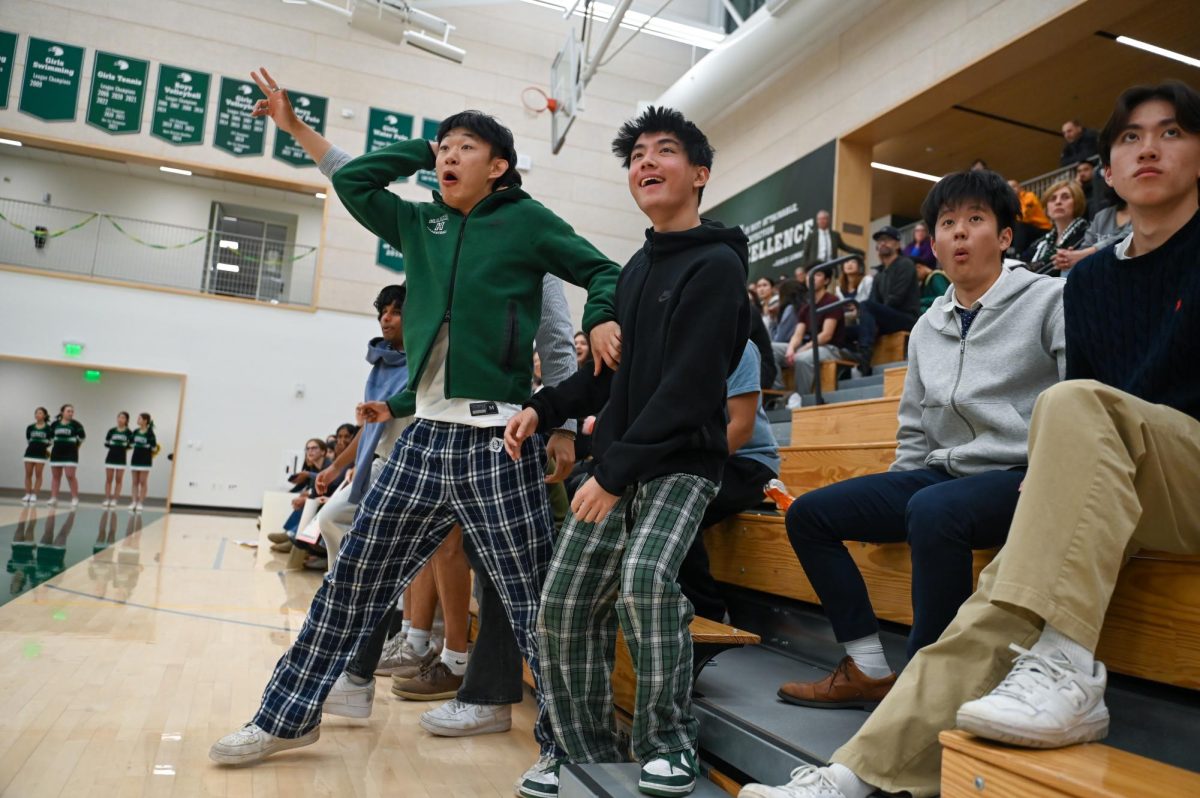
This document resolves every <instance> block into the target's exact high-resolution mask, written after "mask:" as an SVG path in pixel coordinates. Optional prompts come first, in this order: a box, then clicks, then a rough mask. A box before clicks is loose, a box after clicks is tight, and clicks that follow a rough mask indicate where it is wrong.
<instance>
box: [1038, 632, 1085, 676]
mask: <svg viewBox="0 0 1200 798" xmlns="http://www.w3.org/2000/svg"><path fill="white" fill-rule="evenodd" d="M1032 651H1033V652H1034V653H1036V654H1041V655H1042V656H1050V655H1051V654H1053V653H1055V652H1057V653H1059V654H1061V655H1062V656H1064V657H1066V658H1067V661H1068V662H1070V663H1071V664H1072V665H1074V666H1075V667H1076V668H1077V669H1078V670H1081V671H1083V672H1084V673H1092V672H1093V671H1094V670H1095V668H1096V656H1095V654H1093V653H1092V652H1091V651H1090V650H1088V648H1087V646H1085V645H1083V644H1082V643H1077V642H1075V641H1074V640H1072V639H1071V638H1069V637H1067V636H1066V635H1065V634H1063V633H1062V632H1060V631H1058V630H1057V629H1055V628H1054V627H1053V626H1051V625H1050V624H1046V628H1045V629H1043V630H1042V636H1041V637H1039V638H1038V641H1037V642H1036V643H1034V644H1033V649H1032Z"/></svg>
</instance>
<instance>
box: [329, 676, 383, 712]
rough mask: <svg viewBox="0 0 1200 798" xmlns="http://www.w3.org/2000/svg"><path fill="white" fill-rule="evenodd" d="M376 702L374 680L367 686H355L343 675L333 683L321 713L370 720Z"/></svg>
mask: <svg viewBox="0 0 1200 798" xmlns="http://www.w3.org/2000/svg"><path fill="white" fill-rule="evenodd" d="M374 701H375V680H374V679H372V680H371V681H369V682H367V683H366V684H355V683H354V682H352V681H350V677H349V676H348V675H346V674H345V673H343V674H342V675H341V676H339V677H338V678H337V681H336V682H334V683H333V688H332V689H331V690H330V691H329V695H327V696H325V703H324V704H322V705H321V711H322V712H324V713H325V714H326V715H340V716H341V717H343V718H369V717H371V704H372V702H374Z"/></svg>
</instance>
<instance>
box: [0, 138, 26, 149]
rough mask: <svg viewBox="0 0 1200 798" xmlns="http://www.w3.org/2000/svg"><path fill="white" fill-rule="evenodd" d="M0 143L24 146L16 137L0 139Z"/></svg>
mask: <svg viewBox="0 0 1200 798" xmlns="http://www.w3.org/2000/svg"><path fill="white" fill-rule="evenodd" d="M0 144H7V145H8V146H10V147H22V146H24V145H23V144H21V142H19V141H17V140H16V139H0Z"/></svg>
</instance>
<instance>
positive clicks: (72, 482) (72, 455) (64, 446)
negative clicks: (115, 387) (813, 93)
mask: <svg viewBox="0 0 1200 798" xmlns="http://www.w3.org/2000/svg"><path fill="white" fill-rule="evenodd" d="M86 437H87V434H86V433H85V432H84V431H83V425H82V424H80V423H79V422H78V421H76V420H75V406H74V405H63V406H62V409H60V410H59V411H58V416H57V417H56V418H55V419H54V423H53V424H51V425H50V440H51V444H50V501H48V502H46V503H47V504H49V505H50V506H51V507H53V506H54V505H56V504H58V486H59V484H60V483H61V482H62V478H63V474H66V475H67V485H68V486H69V487H70V488H71V506H72V507H75V506H77V505H78V504H79V480H78V479H76V478H75V469H76V468H77V467H78V466H79V447H80V445H81V444H82V443H83V439H84V438H86Z"/></svg>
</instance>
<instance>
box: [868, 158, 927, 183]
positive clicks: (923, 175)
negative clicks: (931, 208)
mask: <svg viewBox="0 0 1200 798" xmlns="http://www.w3.org/2000/svg"><path fill="white" fill-rule="evenodd" d="M871 168H872V169H879V170H881V171H884V172H894V173H895V174H898V175H904V176H905V177H915V178H918V179H920V180H928V181H929V182H930V183H936V182H938V181H939V180H941V178H940V177H938V176H937V175H931V174H926V173H925V172H914V171H913V170H912V169H902V168H901V167H899V166H890V165H888V164H886V163H879V162H877V161H871Z"/></svg>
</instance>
